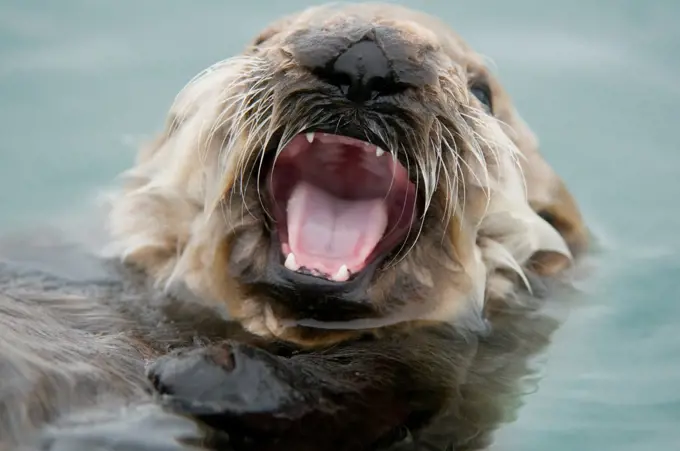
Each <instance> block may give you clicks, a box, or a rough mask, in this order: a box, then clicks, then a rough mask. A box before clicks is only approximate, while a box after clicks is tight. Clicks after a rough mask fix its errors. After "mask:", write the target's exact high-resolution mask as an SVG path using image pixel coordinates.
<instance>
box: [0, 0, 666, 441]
mask: <svg viewBox="0 0 680 451" xmlns="http://www.w3.org/2000/svg"><path fill="white" fill-rule="evenodd" d="M312 3H316V2H304V1H300V0H289V1H287V2H270V1H266V0H260V1H255V0H254V1H250V2H240V3H238V6H229V5H230V2H224V1H220V0H214V1H204V2H201V3H200V5H198V4H191V3H190V2H182V3H180V2H175V3H172V4H170V3H167V2H163V1H161V0H148V1H145V2H133V1H131V0H121V1H118V2H91V1H86V0H64V1H61V2H39V1H37V0H26V1H23V2H9V1H0V61H1V63H0V98H2V99H3V101H2V103H0V124H2V125H0V127H1V128H0V132H1V136H2V139H1V140H0V158H1V161H2V164H1V165H0V208H1V210H2V212H3V217H2V220H3V221H2V227H3V228H15V227H18V226H19V225H21V224H24V223H30V222H31V220H32V219H34V218H36V217H46V216H48V215H49V216H50V217H53V216H55V215H60V214H65V213H64V212H68V214H69V215H70V214H71V213H72V212H73V211H74V208H76V207H75V206H76V205H82V204H84V202H85V201H86V200H87V198H88V196H89V195H90V194H91V193H93V192H94V188H95V187H100V186H102V185H103V184H106V183H108V182H110V181H111V180H112V178H113V177H114V176H115V175H116V174H117V173H118V172H119V171H121V170H122V169H124V168H125V167H127V166H128V165H129V164H130V162H131V161H132V158H133V153H134V145H136V143H137V142H138V140H139V139H140V138H142V137H144V136H145V135H147V134H148V133H150V132H152V131H154V130H156V129H158V128H159V127H160V125H161V123H162V122H161V121H162V120H163V114H164V112H165V110H166V109H167V107H168V106H169V104H170V102H171V101H172V99H173V96H174V95H175V93H176V92H177V91H178V90H179V88H181V86H182V85H183V84H184V83H185V82H186V81H188V80H189V79H190V78H191V77H192V76H193V75H194V74H195V73H196V72H198V71H199V70H200V69H202V68H203V67H205V66H207V65H208V64H210V63H212V62H214V61H215V60H218V59H221V58H223V57H225V56H228V55H230V54H233V53H235V52H237V51H238V50H239V49H240V48H241V47H242V46H243V44H244V43H245V42H246V40H247V39H248V38H249V37H250V36H252V35H253V33H254V32H255V30H257V29H259V28H260V27H262V26H263V25H264V24H266V23H267V22H268V21H270V20H272V19H273V18H275V17H277V16H279V15H280V14H282V13H284V12H288V11H292V10H295V9H297V8H300V7H302V6H303V5H306V4H312ZM402 3H406V4H409V5H411V6H415V7H418V8H422V9H425V10H427V11H430V12H434V13H436V14H437V15H438V16H440V17H442V18H443V19H445V20H447V21H449V22H450V23H451V24H452V25H454V26H455V27H456V28H457V29H458V30H459V31H460V32H461V33H462V34H463V35H464V36H465V37H466V38H467V39H468V40H469V41H470V42H471V43H472V44H473V45H475V46H476V47H477V48H478V49H479V50H480V51H481V52H482V53H484V54H485V55H487V56H488V57H489V59H490V60H491V61H492V64H493V65H494V66H495V68H496V70H497V72H498V73H499V74H500V76H501V78H502V80H504V82H505V84H506V85H507V87H508V89H509V91H510V93H511V94H512V95H513V97H514V99H515V100H516V102H517V104H518V107H519V109H520V111H521V112H522V113H523V115H524V117H525V118H526V120H527V121H528V122H529V123H530V124H531V125H532V126H533V127H534V129H535V130H536V131H537V133H538V134H539V137H540V138H541V143H542V148H543V152H544V153H545V155H546V156H547V158H548V159H549V160H550V162H551V163H552V164H553V165H554V166H555V167H556V168H557V169H558V171H559V172H560V173H561V174H562V175H563V176H564V178H565V179H566V180H567V182H568V184H569V185H570V187H571V189H572V191H573V192H574V194H575V195H576V197H577V198H578V199H579V201H580V202H581V204H582V206H583V210H584V213H585V215H586V217H587V218H588V219H589V221H590V223H591V224H592V226H593V229H594V232H595V233H596V234H597V235H598V237H599V239H601V240H602V242H603V253H602V255H601V256H599V257H598V270H597V276H596V277H595V278H591V279H590V280H589V281H588V282H587V284H586V285H585V286H584V289H585V292H586V294H584V295H583V298H582V299H581V303H580V304H581V306H580V307H579V308H578V309H577V310H576V311H575V312H573V313H572V314H571V316H570V318H569V321H568V322H567V324H566V325H565V326H564V327H563V329H561V330H560V331H559V332H558V334H557V337H556V340H555V343H554V345H553V348H552V350H551V354H550V359H549V360H548V362H547V364H546V366H545V372H544V379H543V380H542V381H541V383H540V388H539V390H538V392H536V393H534V394H532V395H531V396H529V397H527V398H526V399H525V401H526V405H525V406H524V407H523V409H522V411H521V413H520V416H519V419H518V420H517V421H516V422H515V423H513V424H512V425H511V426H509V427H507V428H505V429H504V430H503V431H502V432H501V435H500V437H499V442H501V443H502V444H503V446H502V447H499V449H503V450H506V451H507V450H518V451H519V450H522V451H524V450H534V449H550V450H555V451H558V450H572V449H584V450H591V449H597V450H600V451H603V450H616V451H626V450H636V451H637V450H651V449H675V448H676V447H677V446H678V444H679V443H680V431H679V430H678V428H677V424H679V422H680V389H678V385H677V381H678V380H679V379H680V338H678V334H677V328H676V327H675V323H676V322H677V320H678V318H680V302H678V296H680V294H679V293H680V279H679V278H678V274H680V238H679V237H678V230H680V211H679V210H678V209H677V208H675V205H676V204H677V199H676V198H677V196H678V193H680V181H679V179H680V177H678V174H679V173H680V152H678V150H680V149H679V148H678V140H677V139H676V135H677V133H676V127H677V118H678V117H679V113H680V107H678V105H680V84H679V83H678V77H677V73H678V70H679V69H680V58H679V56H680V53H679V50H680V49H679V48H678V45H677V43H678V42H679V39H680V29H678V27H677V23H678V21H679V20H680V3H677V2H675V1H673V0H663V1H662V0H650V1H647V2H640V1H638V0H601V1H598V2H597V3H595V2H586V1H584V0H577V1H574V2H561V3H560V4H557V3H554V2H541V1H538V0H516V1H513V2H508V1H506V0H487V1H484V2H463V1H455V2H449V1H444V0H440V1H437V2H435V1H432V2H424V1H411V2H402ZM76 210H77V208H76Z"/></svg>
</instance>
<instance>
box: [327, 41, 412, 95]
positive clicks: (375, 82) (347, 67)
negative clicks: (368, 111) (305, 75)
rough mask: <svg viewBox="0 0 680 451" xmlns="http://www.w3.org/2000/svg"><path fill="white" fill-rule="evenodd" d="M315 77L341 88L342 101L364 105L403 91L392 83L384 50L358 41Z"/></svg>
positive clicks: (398, 85) (393, 81)
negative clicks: (377, 98) (346, 99)
mask: <svg viewBox="0 0 680 451" xmlns="http://www.w3.org/2000/svg"><path fill="white" fill-rule="evenodd" d="M314 73H315V74H316V75H317V76H318V77H319V78H320V79H322V80H324V81H326V82H327V83H329V84H332V85H334V86H337V87H338V88H340V90H341V92H342V93H343V95H344V96H345V97H347V98H348V99H349V100H351V101H354V102H365V101H367V100H371V99H375V98H376V97H379V96H386V95H394V94H397V93H398V92H400V91H403V90H404V89H405V86H402V85H400V84H398V83H396V82H395V76H394V73H393V71H392V69H391V67H390V64H389V61H388V59H387V57H386V56H385V54H384V53H383V50H382V49H381V48H380V47H379V46H378V44H377V43H375V42H374V41H370V40H363V41H360V42H358V43H356V44H354V45H352V46H351V47H349V48H348V49H347V50H345V51H344V52H342V53H341V54H340V55H339V56H338V57H337V58H336V59H335V60H333V61H330V62H328V63H327V64H326V65H325V66H324V67H322V68H317V69H316V70H315V71H314Z"/></svg>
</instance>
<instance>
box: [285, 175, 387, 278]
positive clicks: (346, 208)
mask: <svg viewBox="0 0 680 451" xmlns="http://www.w3.org/2000/svg"><path fill="white" fill-rule="evenodd" d="M386 227H387V210H386V207H385V202H384V200H383V199H382V198H377V199H370V200H344V199H339V198H337V197H334V196H332V195H331V194H329V193H327V192H326V191H324V190H322V189H319V188H317V187H315V186H313V185H310V184H308V183H305V182H300V183H298V185H297V186H296V187H295V189H294V190H293V194H292V195H291V196H290V199H289V200H288V244H289V245H290V251H291V252H292V253H293V254H295V260H296V262H297V264H298V265H299V266H304V267H306V268H307V269H310V270H311V269H316V270H317V271H319V272H321V273H324V274H328V275H329V276H330V277H333V275H335V274H336V273H337V272H338V270H339V269H340V267H342V265H346V266H347V269H348V270H349V271H350V272H358V271H360V270H361V269H363V268H364V266H365V261H366V258H367V257H368V256H369V255H370V253H371V252H372V251H373V249H375V246H376V245H377V244H378V241H380V239H381V238H382V236H383V233H384V232H385V228H386Z"/></svg>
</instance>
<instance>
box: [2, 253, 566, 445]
mask: <svg viewBox="0 0 680 451" xmlns="http://www.w3.org/2000/svg"><path fill="white" fill-rule="evenodd" d="M0 255H2V256H4V257H5V258H4V260H2V263H1V264H0V330H2V333H1V334H0V381H2V382H1V385H0V449H1V450H3V451H4V450H14V449H20V450H24V449H25V450H37V449H41V450H42V449H44V450H48V449H49V450H51V451H62V450H63V451H66V450H68V451H79V450H83V451H84V450H90V449H93V448H95V445H96V446H100V448H97V449H106V450H144V451H150V450H180V449H182V450H184V449H224V450H230V449H235V450H262V451H264V450H267V451H269V450H299V451H305V450H338V451H340V450H343V451H345V450H347V451H354V450H357V451H358V450H377V449H392V450H402V449H403V450H406V449H408V450H414V449H427V450H449V449H455V450H457V451H460V450H472V449H482V448H484V447H485V446H487V445H488V444H489V443H490V439H491V433H492V432H493V430H494V429H496V428H497V427H498V426H500V425H501V424H502V423H503V421H505V420H507V419H510V418H511V417H512V415H513V410H514V409H515V408H516V407H515V406H516V404H517V401H518V400H519V398H520V397H521V395H522V393H521V391H522V389H521V387H520V380H521V378H523V377H524V376H526V375H528V374H529V370H528V367H527V362H528V358H529V357H530V356H531V355H532V354H534V353H536V352H538V351H540V350H541V349H542V348H543V347H544V346H545V345H546V344H547V342H548V341H549V336H550V334H551V333H552V331H553V330H554V329H555V328H556V327H557V325H558V321H557V320H556V319H554V318H553V317H551V316H549V315H544V314H540V313H539V312H538V310H537V309H536V308H534V307H530V308H527V310H526V311H521V310H517V309H514V310H513V313H502V312H496V313H495V314H494V317H493V318H494V319H493V325H494V330H493V332H492V333H491V334H490V335H488V336H470V335H467V336H463V335H461V334H460V333H459V332H458V331H456V330H455V329H454V328H453V327H452V326H450V325H445V324H438V325H437V324H433V325H431V326H423V327H419V328H417V329H411V330H409V331H403V330H402V331H400V329H392V330H390V329H388V330H387V331H386V332H385V334H384V335H383V336H381V337H380V338H374V337H368V336H367V337H365V338H361V339H358V340H355V341H353V342H349V343H344V344H339V345H335V346H334V347H332V348H327V349H320V350H316V351H302V350H300V349H295V348H293V347H290V346H288V345H285V344H283V343H274V342H271V341H268V342H262V341H261V340H259V339H257V338H256V337H253V336H250V335H249V334H247V333H245V332H244V331H243V330H241V329H240V327H239V326H238V325H236V324H233V323H229V322H228V321H225V320H222V319H220V316H219V314H217V313H216V312H214V311H212V310H210V309H207V308H206V307H202V306H201V305H200V304H198V303H197V302H196V301H193V300H191V298H189V297H188V296H182V299H183V300H179V299H173V298H168V297H161V296H159V295H158V292H157V291H156V290H155V289H153V288H152V287H150V286H147V284H146V282H145V279H144V278H142V277H141V276H140V275H139V274H137V273H135V272H134V271H133V270H131V269H129V268H123V267H120V266H118V265H116V264H112V263H110V262H102V261H98V260H96V259H90V260H88V258H89V257H87V256H85V255H82V254H78V253H77V251H76V250H75V249H74V248H71V247H68V246H66V247H50V248H41V249H38V250H37V251H36V249H35V248H33V250H32V251H30V252H29V250H28V248H27V249H26V250H22V249H21V248H18V249H14V250H13V251H12V250H10V251H7V249H4V250H3V249H2V248H0ZM17 255H24V256H25V255H29V256H31V255H32V258H24V259H23V261H21V259H19V261H18V260H17V259H15V258H13V257H16V256H17ZM50 260H52V261H56V262H57V265H54V264H51V265H50V264H46V263H49V261H50ZM60 261H61V262H64V264H63V266H62V265H59V263H58V262H60ZM74 261H78V262H79V263H80V264H81V266H82V268H87V271H69V268H68V266H69V265H72V264H73V262H74ZM73 273H77V274H79V275H75V276H74V275H73ZM536 282H537V284H535V289H537V290H539V289H540V288H541V284H539V283H538V282H539V281H538V280H537V281H536ZM539 291H540V290H539ZM539 294H540V293H539ZM542 302H544V301H543V300H540V299H538V298H536V300H535V304H536V305H539V304H541V303H542ZM159 357H160V359H158V358H159ZM156 359H157V360H156ZM152 361H154V363H153V364H152V365H151V366H150V367H149V368H148V369H147V368H146V367H147V362H152ZM147 372H148V376H149V377H148V378H147V376H146V373H147ZM158 394H163V396H161V397H159V396H157V395H158Z"/></svg>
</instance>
